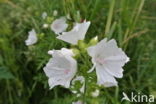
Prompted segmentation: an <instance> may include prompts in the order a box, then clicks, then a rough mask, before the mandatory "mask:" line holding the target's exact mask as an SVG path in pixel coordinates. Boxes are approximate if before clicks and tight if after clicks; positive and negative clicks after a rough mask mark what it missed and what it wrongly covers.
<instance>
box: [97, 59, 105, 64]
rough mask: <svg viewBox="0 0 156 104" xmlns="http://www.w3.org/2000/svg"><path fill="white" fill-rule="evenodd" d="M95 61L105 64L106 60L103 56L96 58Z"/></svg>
mask: <svg viewBox="0 0 156 104" xmlns="http://www.w3.org/2000/svg"><path fill="white" fill-rule="evenodd" d="M95 61H96V62H97V63H99V64H104V63H105V60H104V59H101V58H96V59H95Z"/></svg>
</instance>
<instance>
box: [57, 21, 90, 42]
mask: <svg viewBox="0 0 156 104" xmlns="http://www.w3.org/2000/svg"><path fill="white" fill-rule="evenodd" d="M89 26H90V22H86V21H84V22H83V23H76V25H75V26H74V27H73V29H72V30H71V31H69V32H63V33H62V35H59V36H58V37H57V38H58V39H60V40H63V41H65V42H68V43H71V44H73V45H76V44H77V42H78V40H83V39H84V38H85V34H86V32H87V30H88V28H89Z"/></svg>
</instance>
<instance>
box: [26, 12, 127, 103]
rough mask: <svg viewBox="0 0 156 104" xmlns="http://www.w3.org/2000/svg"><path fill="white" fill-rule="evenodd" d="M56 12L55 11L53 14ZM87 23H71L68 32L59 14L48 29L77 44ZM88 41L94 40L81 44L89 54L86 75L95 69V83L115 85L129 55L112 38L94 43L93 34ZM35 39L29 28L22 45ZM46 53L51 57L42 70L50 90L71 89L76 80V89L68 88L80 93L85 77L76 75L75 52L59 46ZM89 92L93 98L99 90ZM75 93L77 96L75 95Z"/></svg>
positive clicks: (87, 27)
mask: <svg viewBox="0 0 156 104" xmlns="http://www.w3.org/2000/svg"><path fill="white" fill-rule="evenodd" d="M56 14H57V13H56V11H55V15H56ZM46 16H47V14H46V13H43V15H42V18H43V19H44V18H46ZM90 24H91V22H90V21H86V20H84V21H83V22H81V23H74V24H73V28H72V29H71V30H70V31H67V29H68V26H69V24H67V18H66V17H61V18H58V19H56V20H54V21H53V22H52V24H51V26H50V28H51V29H52V31H53V32H54V33H55V34H56V35H57V36H56V38H57V39H59V40H62V41H64V42H67V43H69V44H71V45H72V46H79V42H80V41H83V40H84V39H85V35H86V33H87V31H88V29H89V26H90ZM92 40H93V41H96V42H94V44H90V45H86V46H85V47H83V48H84V50H85V51H86V53H88V55H89V56H90V58H91V62H92V64H93V66H92V68H90V69H88V70H87V71H86V74H88V75H90V73H92V72H93V71H94V69H95V71H96V76H97V85H98V86H104V87H112V86H117V85H118V82H117V80H116V78H122V77H123V66H124V65H125V63H127V62H128V61H129V58H128V57H127V55H126V54H125V53H124V51H123V50H122V49H121V48H118V46H117V43H116V41H115V40H114V39H111V40H107V38H105V39H103V40H101V41H99V42H98V43H97V41H98V39H97V37H96V38H93V39H92ZM36 42H37V36H36V32H35V30H34V29H33V30H32V31H31V32H29V36H28V39H27V40H26V41H25V43H26V45H32V44H34V43H36ZM77 50H78V49H77ZM79 53H80V54H81V51H79ZM48 54H49V55H51V56H52V57H51V58H50V59H49V61H48V63H47V64H46V66H45V67H44V68H43V70H44V72H45V74H46V76H47V77H48V83H49V86H50V89H52V88H53V87H55V86H58V85H61V86H63V87H65V88H70V89H74V85H75V83H76V82H77V81H79V82H80V84H81V85H82V86H81V87H80V89H79V91H78V90H72V92H73V93H78V92H80V93H84V92H85V84H86V83H85V81H86V79H85V78H86V76H83V75H77V73H78V71H79V67H78V62H77V60H76V58H75V57H76V55H77V54H76V52H74V50H73V49H67V48H62V49H60V50H55V49H53V50H49V51H48ZM84 61H85V60H84ZM91 95H92V96H93V97H97V96H98V95H99V90H98V89H96V90H95V91H94V92H92V93H91ZM77 96H80V95H79V94H77ZM79 103H80V102H78V104H79ZM76 104H77V103H76Z"/></svg>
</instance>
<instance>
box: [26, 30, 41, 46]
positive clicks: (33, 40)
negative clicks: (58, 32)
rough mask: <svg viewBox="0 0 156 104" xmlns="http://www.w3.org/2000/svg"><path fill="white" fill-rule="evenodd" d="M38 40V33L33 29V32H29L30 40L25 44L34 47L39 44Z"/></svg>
mask: <svg viewBox="0 0 156 104" xmlns="http://www.w3.org/2000/svg"><path fill="white" fill-rule="evenodd" d="M37 40H38V39H37V36H36V32H35V30H34V29H32V30H31V31H29V35H28V39H27V40H25V44H26V45H27V46H29V45H33V44H35V43H36V42H37Z"/></svg>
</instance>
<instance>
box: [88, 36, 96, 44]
mask: <svg viewBox="0 0 156 104" xmlns="http://www.w3.org/2000/svg"><path fill="white" fill-rule="evenodd" d="M97 43H98V36H96V37H94V38H92V39H91V40H90V41H89V44H88V45H89V46H91V45H96V44H97Z"/></svg>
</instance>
